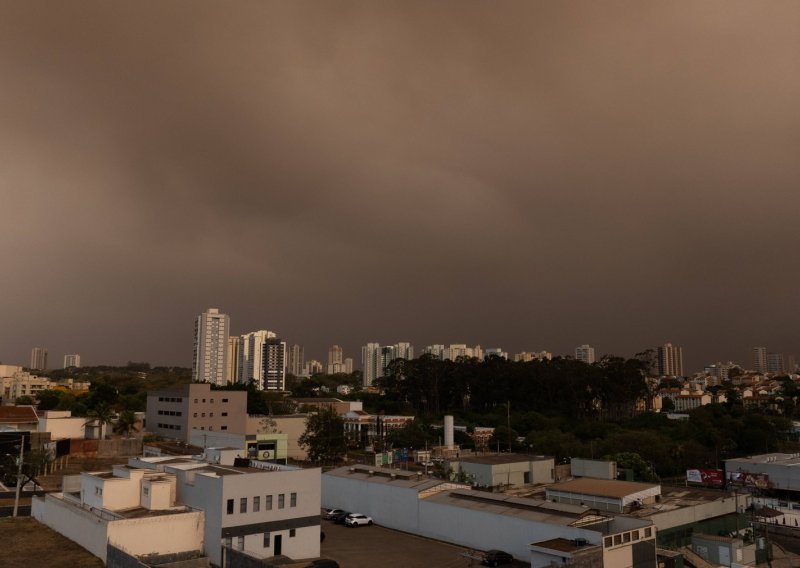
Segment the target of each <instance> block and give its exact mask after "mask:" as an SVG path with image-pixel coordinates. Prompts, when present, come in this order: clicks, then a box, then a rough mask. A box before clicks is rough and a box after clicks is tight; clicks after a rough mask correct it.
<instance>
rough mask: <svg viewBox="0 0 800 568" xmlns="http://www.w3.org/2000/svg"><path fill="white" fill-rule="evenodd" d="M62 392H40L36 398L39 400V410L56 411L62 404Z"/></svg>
mask: <svg viewBox="0 0 800 568" xmlns="http://www.w3.org/2000/svg"><path fill="white" fill-rule="evenodd" d="M61 395H62V391H57V390H43V391H39V393H38V394H37V395H36V398H38V399H39V404H38V405H37V407H36V408H37V409H38V410H55V409H56V408H57V407H58V404H59V403H60V402H61Z"/></svg>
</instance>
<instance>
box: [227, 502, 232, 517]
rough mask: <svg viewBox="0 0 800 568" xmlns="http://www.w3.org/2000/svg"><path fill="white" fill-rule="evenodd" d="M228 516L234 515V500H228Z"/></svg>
mask: <svg viewBox="0 0 800 568" xmlns="http://www.w3.org/2000/svg"><path fill="white" fill-rule="evenodd" d="M228 514H229V515H233V499H228Z"/></svg>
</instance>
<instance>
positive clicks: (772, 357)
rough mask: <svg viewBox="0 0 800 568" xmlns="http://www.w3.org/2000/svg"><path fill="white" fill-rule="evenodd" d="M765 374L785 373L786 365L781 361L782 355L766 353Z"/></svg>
mask: <svg viewBox="0 0 800 568" xmlns="http://www.w3.org/2000/svg"><path fill="white" fill-rule="evenodd" d="M767 372H768V373H785V372H786V365H785V364H784V361H783V353H767Z"/></svg>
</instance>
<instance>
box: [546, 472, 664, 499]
mask: <svg viewBox="0 0 800 568" xmlns="http://www.w3.org/2000/svg"><path fill="white" fill-rule="evenodd" d="M658 487H659V485H657V484H652V483H638V482H635V481H616V480H613V479H594V478H589V477H581V478H578V479H573V480H572V481H565V482H563V483H556V484H555V485H550V486H548V487H547V490H548V491H560V492H563V493H580V494H582V495H592V496H594V497H612V498H617V499H622V498H623V497H627V496H628V495H633V494H635V493H639V492H640V491H647V490H648V489H653V488H658Z"/></svg>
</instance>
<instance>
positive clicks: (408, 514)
mask: <svg viewBox="0 0 800 568" xmlns="http://www.w3.org/2000/svg"><path fill="white" fill-rule="evenodd" d="M322 506H323V507H325V508H328V509H344V510H345V511H351V512H356V513H363V514H365V515H369V516H370V517H372V519H373V520H374V521H375V522H376V523H377V524H379V525H382V526H385V527H388V528H391V529H396V530H400V531H405V532H412V533H413V532H417V530H418V529H419V499H418V493H417V490H416V489H412V488H408V487H402V486H399V485H395V486H392V485H391V482H390V483H388V484H382V483H370V482H365V481H359V480H351V479H348V478H347V477H339V476H335V475H323V476H322ZM448 522H452V519H451V520H450V521H448Z"/></svg>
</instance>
